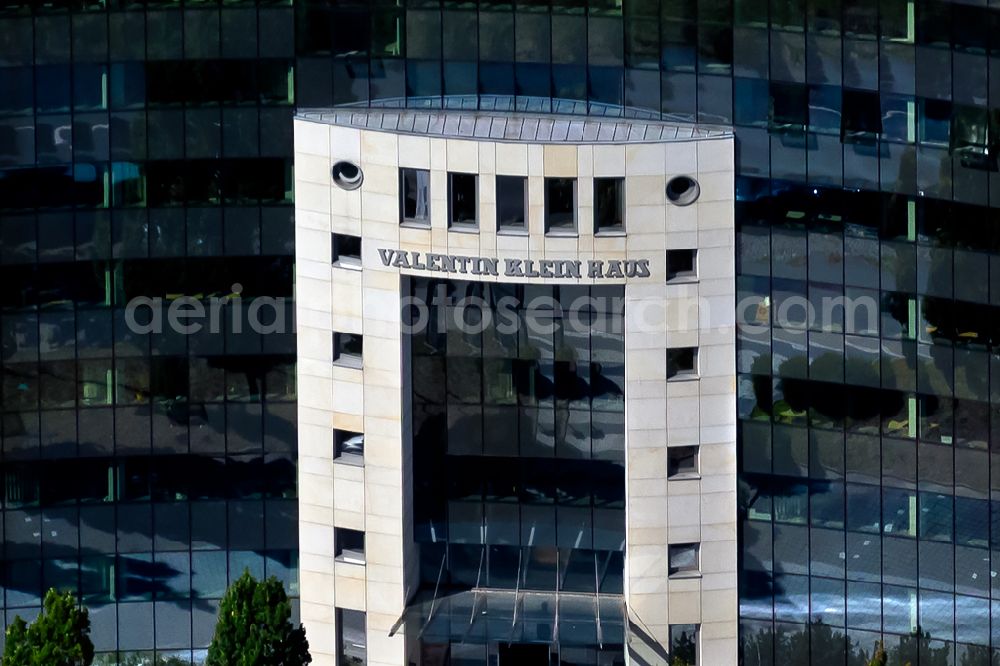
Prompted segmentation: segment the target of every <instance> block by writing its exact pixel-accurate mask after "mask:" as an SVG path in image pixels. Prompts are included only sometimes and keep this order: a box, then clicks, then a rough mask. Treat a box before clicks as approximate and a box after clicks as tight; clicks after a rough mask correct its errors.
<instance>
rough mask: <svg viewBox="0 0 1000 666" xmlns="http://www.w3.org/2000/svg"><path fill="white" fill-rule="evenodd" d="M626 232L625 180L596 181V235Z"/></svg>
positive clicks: (607, 179) (600, 179)
mask: <svg viewBox="0 0 1000 666" xmlns="http://www.w3.org/2000/svg"><path fill="white" fill-rule="evenodd" d="M616 231H617V232H621V231H625V179H624V178H595V179H594V233H598V234H599V233H608V232H616Z"/></svg>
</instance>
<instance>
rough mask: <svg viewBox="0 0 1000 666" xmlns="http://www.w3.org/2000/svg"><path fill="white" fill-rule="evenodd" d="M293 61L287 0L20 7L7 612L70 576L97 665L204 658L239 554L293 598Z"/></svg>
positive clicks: (1, 375)
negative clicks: (256, 306)
mask: <svg viewBox="0 0 1000 666" xmlns="http://www.w3.org/2000/svg"><path fill="white" fill-rule="evenodd" d="M293 68H294V8H293V7H292V6H291V4H290V3H274V4H269V5H261V6H259V7H258V6H256V5H255V4H254V3H253V2H235V3H233V2H227V3H225V4H224V5H222V4H220V3H214V2H188V3H185V4H182V3H180V2H125V1H121V2H118V1H108V2H104V1H103V0H96V1H93V2H76V1H71V2H62V1H56V2H41V1H38V2H35V1H29V0H25V1H23V2H18V1H14V2H8V1H4V2H0V283H2V286H0V340H2V347H0V349H2V367H0V385H2V389H0V390H2V394H0V420H2V459H0V474H2V476H3V479H4V489H3V492H2V521H0V523H2V529H3V552H2V558H3V565H2V567H0V569H2V570H3V580H2V591H3V599H2V603H3V605H4V609H5V613H4V618H5V621H6V622H7V623H9V622H10V621H11V620H12V619H13V617H14V616H15V615H21V616H22V617H25V618H26V619H29V620H30V619H32V618H33V617H34V616H35V615H36V614H37V612H38V607H39V605H40V601H41V595H42V594H43V593H44V590H45V589H47V588H49V587H57V588H63V589H69V590H72V591H74V592H75V593H77V594H78V595H80V597H81V598H82V600H83V601H84V602H85V603H86V604H87V605H88V606H89V607H90V612H91V615H90V618H91V625H92V638H93V641H94V643H95V646H96V649H97V652H98V653H99V654H98V657H97V660H96V663H104V664H110V663H119V662H120V663H139V660H151V659H152V658H153V656H154V653H153V650H154V648H155V649H156V650H157V652H156V656H157V657H161V658H167V657H173V658H176V659H178V660H180V661H182V662H185V663H186V662H188V661H190V660H191V659H192V658H193V659H195V660H196V661H200V660H201V659H202V658H203V657H204V648H205V647H206V646H207V644H208V642H209V641H210V639H211V634H212V628H213V626H214V617H215V613H216V608H217V605H218V599H219V598H220V597H221V596H222V593H223V592H224V590H225V588H226V585H227V583H228V582H229V581H230V580H232V579H234V578H236V577H238V576H239V575H240V573H241V572H242V571H243V569H244V568H249V569H250V571H252V572H253V573H255V574H256V575H259V576H260V575H265V574H267V575H270V574H274V575H277V576H278V577H279V578H281V579H282V580H283V581H284V582H285V583H286V585H287V586H288V589H289V591H290V593H291V594H292V595H293V596H297V589H296V585H297V574H296V571H297V556H296V553H297V529H296V523H297V508H296V499H295V497H296V490H295V342H294V336H293V334H292V331H291V328H290V325H291V321H290V319H291V314H290V313H291V308H292V302H291V296H292V270H293V259H292V256H293V254H294V253H293V249H294V248H293V247H292V239H293V220H292V218H293V208H292V205H291V204H292V202H291V190H292V185H291V183H292V180H291V173H292V172H291V155H292V141H291V133H292V113H293V103H294V77H293V74H292V73H293ZM237 293H238V294H239V296H240V298H241V299H242V307H239V306H237V305H235V304H232V303H231V304H229V305H225V306H223V307H222V309H221V315H220V317H219V318H218V321H217V322H216V324H215V325H213V324H211V323H210V322H209V321H208V320H207V319H206V320H204V322H203V324H204V325H203V327H202V330H201V331H200V332H199V333H197V334H191V335H185V334H181V333H179V332H177V330H176V329H175V328H173V327H171V326H170V323H169V321H168V319H167V317H166V310H167V308H168V307H169V306H170V304H171V303H173V302H175V301H178V299H180V298H181V297H190V298H192V299H197V300H198V301H201V302H203V303H205V304H206V311H207V310H208V303H209V302H210V299H212V298H213V297H216V298H221V297H224V296H231V295H235V294H237ZM137 297H147V298H152V299H161V300H160V302H159V305H158V306H153V307H154V308H158V314H159V315H160V316H161V317H162V319H161V323H162V327H161V328H158V327H156V326H155V325H154V320H153V319H152V315H151V309H150V308H148V307H147V308H143V309H141V310H140V311H139V312H138V313H137V314H138V315H139V318H138V320H137V322H136V323H138V324H139V326H133V325H130V324H129V318H128V317H127V315H126V306H127V305H128V304H129V303H130V302H132V300H133V299H135V298H137ZM266 297H270V298H274V299H277V298H284V299H286V300H287V303H286V304H285V305H283V306H278V309H279V310H281V312H280V313H279V314H278V315H275V314H274V312H273V310H272V309H271V308H270V307H268V308H263V314H262V315H261V317H260V319H262V320H264V321H265V322H267V323H274V322H275V316H277V319H278V320H280V321H281V322H282V323H283V324H284V328H285V333H284V334H281V333H277V332H273V333H260V332H258V331H257V330H255V329H253V328H252V327H251V326H250V325H249V324H250V321H249V316H248V309H249V306H250V305H251V304H252V303H254V302H255V301H257V300H258V299H261V298H266ZM188 310H190V307H188ZM234 311H235V312H236V314H235V318H234ZM197 321H199V320H196V319H188V320H186V321H185V322H183V323H185V324H189V323H195V322H197ZM147 325H149V327H147ZM142 663H153V662H152V661H143V662H142Z"/></svg>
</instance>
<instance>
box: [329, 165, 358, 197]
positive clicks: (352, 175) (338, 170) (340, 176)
mask: <svg viewBox="0 0 1000 666" xmlns="http://www.w3.org/2000/svg"><path fill="white" fill-rule="evenodd" d="M331 175H332V176H333V182H334V183H336V184H337V187H340V188H341V189H344V190H356V189H358V188H359V187H361V181H363V180H364V179H365V174H364V172H363V171H361V167H359V166H358V165H357V164H355V163H354V162H337V163H336V164H334V165H333V169H331Z"/></svg>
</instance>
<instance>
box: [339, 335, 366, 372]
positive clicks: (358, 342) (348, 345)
mask: <svg viewBox="0 0 1000 666" xmlns="http://www.w3.org/2000/svg"><path fill="white" fill-rule="evenodd" d="M362 348H363V340H362V337H361V335H359V334H357V333H334V334H333V362H334V363H335V364H337V365H347V366H351V367H355V368H360V367H361V359H362V356H361V353H362Z"/></svg>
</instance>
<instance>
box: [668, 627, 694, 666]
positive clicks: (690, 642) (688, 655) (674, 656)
mask: <svg viewBox="0 0 1000 666" xmlns="http://www.w3.org/2000/svg"><path fill="white" fill-rule="evenodd" d="M670 663H671V664H684V666H698V625H697V624H672V625H670Z"/></svg>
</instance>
